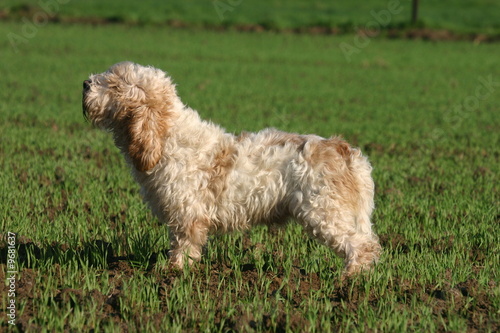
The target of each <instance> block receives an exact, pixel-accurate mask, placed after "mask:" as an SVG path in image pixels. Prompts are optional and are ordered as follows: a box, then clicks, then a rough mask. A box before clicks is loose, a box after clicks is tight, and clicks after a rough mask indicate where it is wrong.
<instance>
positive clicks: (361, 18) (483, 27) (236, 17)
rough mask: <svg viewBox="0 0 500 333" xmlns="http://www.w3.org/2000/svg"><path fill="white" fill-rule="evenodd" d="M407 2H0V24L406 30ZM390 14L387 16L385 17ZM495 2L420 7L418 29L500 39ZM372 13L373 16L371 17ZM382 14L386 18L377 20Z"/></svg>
mask: <svg viewBox="0 0 500 333" xmlns="http://www.w3.org/2000/svg"><path fill="white" fill-rule="evenodd" d="M411 2H412V1H411V0H395V1H389V0H368V1H366V0H364V1H360V0H358V1H335V2H334V1H304V0H291V1H284V0H273V1H266V0H251V1H249V0H214V1H209V0H184V1H155V0H143V1H135V0H121V1H117V0H112V1H110V0H108V1H100V0H85V1H78V0H72V1H69V0H64V1H63V0H44V1H40V0H22V1H19V0H4V1H3V5H0V18H1V17H2V15H1V14H2V10H1V9H2V7H3V13H4V15H5V16H7V17H13V18H16V17H20V16H27V17H29V18H30V19H31V18H32V17H35V18H39V19H43V18H42V16H41V15H39V16H37V13H39V12H45V13H47V14H49V16H51V17H54V18H57V20H59V21H74V20H77V21H78V20H82V19H83V20H86V21H99V20H106V21H108V22H126V23H129V24H146V25H147V24H163V23H165V22H171V23H173V24H177V25H190V26H211V27H220V26H222V27H232V26H241V25H243V26H244V25H255V24H257V25H259V26H260V27H263V28H264V29H278V30H280V29H293V28H304V27H328V28H337V29H340V30H347V31H350V30H353V29H356V28H363V27H365V25H366V24H367V23H368V22H370V21H373V20H374V19H377V17H379V18H378V20H380V23H383V24H382V26H383V27H387V28H389V27H407V26H409V22H410V16H411ZM389 9H390V11H388V10H389ZM499 11H500V3H499V2H498V1H496V0H460V1H456V0H441V1H420V8H419V21H420V22H419V25H420V26H424V27H429V28H439V29H451V30H454V31H459V32H482V33H490V34H492V33H495V34H499V33H500V22H499V20H498V12H499ZM373 12H374V13H375V16H374V14H373ZM383 12H385V13H386V14H383Z"/></svg>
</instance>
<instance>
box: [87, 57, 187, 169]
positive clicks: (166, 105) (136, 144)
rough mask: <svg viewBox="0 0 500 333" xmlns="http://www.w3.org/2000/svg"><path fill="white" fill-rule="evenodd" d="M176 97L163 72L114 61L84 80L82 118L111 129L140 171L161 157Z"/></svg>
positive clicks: (116, 139)
mask: <svg viewBox="0 0 500 333" xmlns="http://www.w3.org/2000/svg"><path fill="white" fill-rule="evenodd" d="M177 100H178V97H177V94H176V91H175V86H174V85H173V84H172V82H171V80H170V78H169V77H168V76H167V75H166V74H165V73H164V72H163V71H161V70H159V69H156V68H153V67H144V66H141V65H138V64H134V63H132V62H121V63H118V64H115V65H113V66H111V67H110V68H109V69H108V70H107V71H106V72H104V73H102V74H95V75H91V76H90V77H89V79H87V80H85V81H83V101H82V104H83V114H84V116H85V118H86V119H88V120H89V121H90V122H91V123H92V124H94V125H95V126H97V127H99V128H101V129H104V130H107V131H110V132H112V133H113V136H114V139H115V142H116V144H117V146H119V147H120V148H121V149H122V150H123V151H124V152H125V153H127V154H128V155H129V157H130V160H131V162H132V163H133V165H134V166H135V167H136V168H137V170H139V171H147V170H150V169H152V168H153V167H154V166H155V165H156V164H157V163H158V161H159V160H160V158H161V155H162V151H163V142H164V139H165V136H166V135H167V132H168V128H169V125H170V121H171V119H172V116H173V115H172V113H173V110H174V103H176V102H177Z"/></svg>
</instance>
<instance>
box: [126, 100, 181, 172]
mask: <svg viewBox="0 0 500 333" xmlns="http://www.w3.org/2000/svg"><path fill="white" fill-rule="evenodd" d="M169 102H170V101H169V100H168V99H165V97H163V100H161V99H154V98H153V99H149V100H148V102H147V103H146V104H145V105H141V106H138V107H137V108H135V110H133V111H132V114H130V116H129V119H128V121H127V125H126V127H127V128H126V135H127V139H128V140H127V150H128V153H129V156H130V159H131V160H132V163H133V164H134V166H135V167H136V168H137V170H139V171H148V170H151V169H152V168H153V167H154V166H155V165H156V164H157V163H158V162H159V161H160V159H161V156H162V153H163V148H164V144H165V137H166V136H167V132H168V128H169V123H170V119H171V112H170V110H171V108H172V105H171V103H169Z"/></svg>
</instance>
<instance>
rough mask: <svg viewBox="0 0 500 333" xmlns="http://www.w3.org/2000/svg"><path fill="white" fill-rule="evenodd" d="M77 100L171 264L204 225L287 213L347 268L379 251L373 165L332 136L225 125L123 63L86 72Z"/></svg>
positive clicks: (155, 73) (164, 82)
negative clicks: (118, 157) (115, 158)
mask: <svg viewBox="0 0 500 333" xmlns="http://www.w3.org/2000/svg"><path fill="white" fill-rule="evenodd" d="M82 104H83V113H84V116H85V118H86V119H87V120H88V121H90V122H91V123H92V124H93V125H94V126H96V127H98V128H101V129H103V130H106V131H109V132H111V133H112V135H113V139H114V142H115V144H116V146H117V147H118V148H119V149H120V151H121V152H122V153H123V155H124V156H125V159H126V161H127V163H128V164H129V165H130V167H131V169H132V173H133V176H134V177H135V179H136V181H137V182H138V183H139V184H140V186H141V193H142V195H143V198H144V200H145V202H147V203H148V204H149V206H150V207H151V209H152V211H153V213H154V215H156V216H157V218H158V219H159V221H160V222H163V223H166V224H167V225H168V228H169V237H170V242H171V244H170V251H169V256H170V262H171V263H172V264H173V265H175V266H177V267H183V266H184V264H191V263H192V262H193V261H194V260H196V261H198V260H200V258H201V254H202V247H203V245H204V244H205V243H206V242H207V238H208V236H209V235H210V234H211V233H216V232H218V233H225V232H230V231H233V230H245V229H248V228H250V227H252V226H255V225H258V224H267V225H271V224H277V225H284V224H286V223H287V222H288V221H290V220H293V221H297V222H299V223H300V224H301V225H302V226H303V229H304V230H305V232H307V233H308V234H309V235H311V236H312V237H313V238H315V239H317V240H318V241H319V242H321V243H323V244H325V245H326V246H328V247H330V248H331V249H332V250H333V251H334V252H335V253H336V254H338V255H339V256H341V257H342V258H344V261H345V271H344V273H345V274H346V275H351V274H354V273H358V272H361V271H363V270H367V269H369V268H370V267H371V266H372V264H373V263H375V262H376V261H377V260H378V258H379V255H380V252H381V247H380V245H379V241H378V237H377V236H376V235H375V233H374V232H373V231H372V224H371V222H370V216H371V214H372V211H373V209H374V202H373V197H374V183H373V180H372V177H371V170H372V167H371V165H370V163H369V162H368V159H367V158H366V157H365V156H363V155H362V153H361V152H360V150H359V149H356V148H353V147H351V146H350V145H349V144H348V143H347V142H346V141H344V140H343V139H341V138H340V137H337V136H332V137H330V138H328V139H327V138H323V137H320V136H317V135H300V134H294V133H287V132H282V131H279V130H276V129H272V128H270V129H264V130H262V131H260V132H257V133H248V132H242V133H241V134H240V135H238V136H236V135H234V134H231V133H226V132H225V130H224V129H223V128H221V127H220V126H218V125H216V124H213V123H211V122H209V121H204V120H202V119H201V118H200V116H199V114H198V113H197V112H196V111H194V110H193V109H191V108H189V107H187V106H186V105H184V104H183V103H182V102H181V100H180V98H179V97H178V95H177V92H176V88H175V85H174V84H173V83H172V80H171V78H170V77H169V76H168V75H167V74H166V73H165V72H163V71H162V70H160V69H157V68H154V67H147V66H142V65H139V64H135V63H132V62H121V63H118V64H115V65H113V66H111V67H110V68H109V69H108V70H107V71H106V72H104V73H101V74H95V75H91V76H90V77H89V79H87V80H85V81H84V82H83V101H82Z"/></svg>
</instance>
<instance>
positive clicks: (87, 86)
mask: <svg viewBox="0 0 500 333" xmlns="http://www.w3.org/2000/svg"><path fill="white" fill-rule="evenodd" d="M91 83H92V81H90V80H85V81H83V91H82V95H83V96H82V109H83V117H84V118H85V119H87V120H88V115H87V108H86V106H85V95H86V94H87V92H88V91H89V90H90V84H91Z"/></svg>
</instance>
